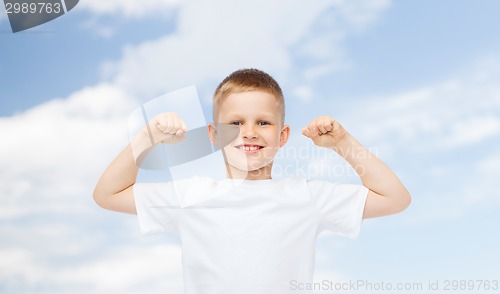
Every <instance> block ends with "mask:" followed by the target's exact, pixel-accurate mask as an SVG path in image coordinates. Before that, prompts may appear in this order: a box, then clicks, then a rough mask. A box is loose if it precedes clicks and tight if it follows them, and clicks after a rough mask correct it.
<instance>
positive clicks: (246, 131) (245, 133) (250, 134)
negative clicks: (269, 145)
mask: <svg viewBox="0 0 500 294" xmlns="http://www.w3.org/2000/svg"><path fill="white" fill-rule="evenodd" d="M240 132H241V136H242V137H243V138H246V139H254V138H257V132H256V131H255V128H254V126H252V125H250V124H247V125H243V126H242V127H241V128H240Z"/></svg>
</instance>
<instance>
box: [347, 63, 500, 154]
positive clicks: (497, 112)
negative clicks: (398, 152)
mask: <svg viewBox="0 0 500 294" xmlns="http://www.w3.org/2000/svg"><path fill="white" fill-rule="evenodd" d="M490 67H491V65H490ZM498 72H500V66H499V67H497V71H496V72H492V71H491V68H490V69H489V75H488V76H486V75H485V72H484V71H480V70H477V71H476V72H472V73H470V74H468V75H463V76H460V77H457V78H454V79H453V80H451V81H447V82H443V83H440V84H436V85H433V86H428V87H423V88H421V89H416V90H411V91H407V92H404V93H400V94H397V95H393V96H386V97H373V99H364V100H363V101H361V102H359V103H357V104H356V105H354V107H353V108H356V109H357V110H356V112H353V113H352V115H350V116H349V118H346V119H347V120H348V121H349V124H350V125H351V126H354V128H356V129H357V131H358V133H359V134H360V136H362V137H363V138H364V139H365V140H367V141H369V142H372V143H377V144H378V143H379V142H384V141H388V140H390V141H391V144H393V145H394V143H396V144H404V145H407V146H409V148H411V149H413V150H417V149H418V150H429V149H432V150H450V149H456V148H458V147H462V146H469V145H473V144H477V143H480V142H482V141H484V140H486V139H489V138H494V137H496V136H498V135H499V134H500V87H499V86H498V85H499V81H500V79H499V78H498V77H497V75H498ZM479 73H480V76H481V78H480V79H479V78H477V76H478V75H479ZM395 147H396V146H395ZM398 148H399V147H398Z"/></svg>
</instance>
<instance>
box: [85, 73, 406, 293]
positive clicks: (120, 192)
mask: <svg viewBox="0 0 500 294" xmlns="http://www.w3.org/2000/svg"><path fill="white" fill-rule="evenodd" d="M284 109H285V104H284V100H283V94H282V91H281V89H280V87H279V85H278V83H277V82H276V81H275V80H274V79H273V78H272V77H270V76H269V75H268V74H266V73H264V72H262V71H260V70H256V69H244V70H239V71H236V72H234V73H232V74H231V75H229V76H228V77H227V78H226V79H224V80H223V81H222V82H221V84H220V85H219V86H218V87H217V89H216V91H215V94H214V124H212V125H209V127H208V132H209V136H210V139H211V141H212V142H213V143H214V144H215V145H217V146H218V147H220V148H221V149H222V151H223V155H224V159H225V165H226V171H227V179H225V180H222V181H216V180H214V179H210V178H204V177H193V178H191V179H185V180H180V181H175V182H167V183H136V177H137V172H138V168H137V165H136V160H138V159H137V158H140V157H142V156H144V154H146V153H147V152H148V150H150V149H151V148H152V146H153V145H154V144H157V143H160V142H163V143H175V142H177V141H178V140H182V138H183V136H184V135H185V132H186V126H185V124H184V122H183V121H182V119H181V118H179V117H178V116H177V115H176V114H175V113H162V114H160V115H158V116H157V117H155V118H154V119H153V120H151V121H150V122H149V128H144V131H143V132H142V133H140V134H139V135H137V137H136V138H134V139H133V141H132V142H131V144H130V145H129V146H127V148H125V150H124V151H123V152H122V153H120V155H118V157H117V158H116V159H115V160H114V161H113V162H112V163H111V164H110V166H109V167H108V168H107V169H106V171H105V172H104V174H103V175H102V177H101V179H100V180H99V182H98V184H97V186H96V188H95V191H94V199H95V201H96V202H97V203H98V204H99V205H100V206H101V207H103V208H106V209H110V210H114V211H120V212H127V213H136V214H137V215H138V219H139V224H140V228H141V231H142V232H144V233H153V232H165V231H170V232H174V233H176V234H178V235H179V237H180V238H181V241H182V250H183V258H182V263H183V273H184V288H185V292H186V293H190V294H191V293H272V294H279V293H299V292H297V291H296V290H293V289H291V288H290V286H291V283H292V282H293V281H295V282H299V283H308V282H311V281H312V278H313V273H314V252H315V240H316V237H317V236H318V235H319V234H320V233H321V232H323V231H331V232H334V233H336V234H339V235H343V236H347V237H351V238H354V237H356V236H357V235H358V233H359V230H360V227H361V222H362V219H363V218H369V217H378V216H383V215H388V214H393V213H397V212H400V211H402V210H404V209H405V208H406V207H407V206H408V205H409V203H410V195H409V193H408V191H407V190H406V188H405V187H404V186H403V185H402V184H401V182H400V181H399V180H398V178H397V177H396V175H395V174H394V173H393V172H392V171H391V170H390V169H389V168H388V167H387V166H386V165H385V164H384V163H383V162H382V161H381V160H380V159H378V158H377V157H375V156H374V155H373V154H371V153H370V152H369V151H368V150H367V149H366V148H364V147H363V146H362V145H361V144H360V143H359V142H358V141H357V140H356V139H355V138H354V137H352V136H351V135H350V134H349V133H348V132H347V131H346V130H345V129H344V128H343V127H342V126H341V125H340V124H339V123H338V122H337V121H335V120H334V119H333V118H331V117H329V116H320V117H318V118H316V119H314V120H313V121H312V122H311V123H310V124H309V125H308V126H306V127H304V128H303V129H302V134H303V135H305V136H306V137H309V138H311V140H312V141H313V142H314V144H316V145H317V146H320V147H324V148H329V149H332V152H334V151H335V152H337V153H338V154H339V155H340V156H342V157H343V158H344V159H345V160H346V161H347V162H348V163H349V164H350V165H351V166H352V167H353V168H354V169H355V170H356V172H357V173H358V174H359V176H360V178H361V181H362V185H346V184H339V183H332V182H329V181H318V180H308V179H304V178H285V179H280V180H275V179H273V178H272V175H271V172H272V166H273V159H274V157H275V155H276V153H277V152H278V150H279V149H280V148H281V147H283V146H284V145H285V144H286V142H287V140H288V138H289V135H290V127H289V126H288V125H286V124H285V123H284V117H285V111H284ZM235 129H236V131H235ZM150 138H153V142H151V140H150Z"/></svg>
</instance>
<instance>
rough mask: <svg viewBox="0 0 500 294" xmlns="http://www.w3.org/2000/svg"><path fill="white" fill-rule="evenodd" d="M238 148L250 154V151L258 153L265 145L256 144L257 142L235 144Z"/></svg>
mask: <svg viewBox="0 0 500 294" xmlns="http://www.w3.org/2000/svg"><path fill="white" fill-rule="evenodd" d="M234 147H235V148H236V149H239V150H241V151H244V152H245V153H247V154H250V153H256V152H258V151H259V150H260V149H262V148H264V146H261V145H255V144H242V145H237V146H234Z"/></svg>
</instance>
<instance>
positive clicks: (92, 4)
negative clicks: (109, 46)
mask: <svg viewBox="0 0 500 294" xmlns="http://www.w3.org/2000/svg"><path fill="white" fill-rule="evenodd" d="M179 2H180V1H179V0H145V1H135V0H107V1H100V0H86V1H80V2H79V3H78V8H83V9H87V10H89V11H91V12H92V13H95V14H119V15H122V16H124V17H128V18H143V17H146V16H147V15H150V14H158V13H160V14H167V15H171V14H172V9H174V8H175V7H176V6H177V5H178V4H179Z"/></svg>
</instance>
